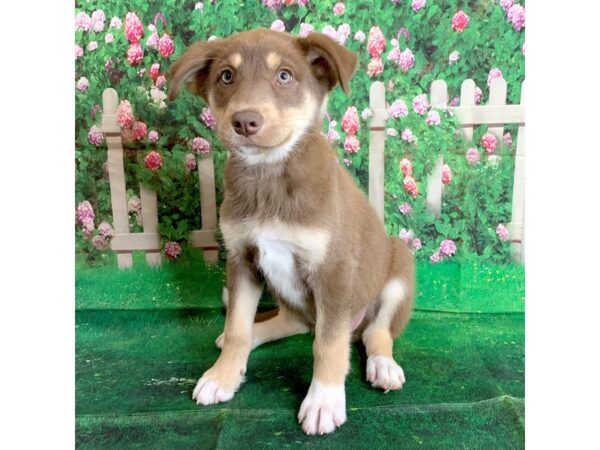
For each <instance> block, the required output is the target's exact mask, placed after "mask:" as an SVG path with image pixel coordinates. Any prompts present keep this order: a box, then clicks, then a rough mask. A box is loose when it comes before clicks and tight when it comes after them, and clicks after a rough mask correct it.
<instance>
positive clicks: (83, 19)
mask: <svg viewBox="0 0 600 450" xmlns="http://www.w3.org/2000/svg"><path fill="white" fill-rule="evenodd" d="M90 28H92V18H91V17H90V16H88V15H87V14H86V13H84V12H83V11H82V12H80V13H78V14H77V15H76V16H75V31H86V32H87V31H90Z"/></svg>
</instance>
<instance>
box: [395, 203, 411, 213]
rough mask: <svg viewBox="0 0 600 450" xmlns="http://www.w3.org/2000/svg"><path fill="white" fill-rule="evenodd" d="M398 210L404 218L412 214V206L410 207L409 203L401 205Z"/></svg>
mask: <svg viewBox="0 0 600 450" xmlns="http://www.w3.org/2000/svg"><path fill="white" fill-rule="evenodd" d="M398 209H399V210H400V212H401V213H402V214H404V215H405V216H407V215H409V214H410V213H411V212H412V206H410V203H402V204H401V205H400V206H399V207H398Z"/></svg>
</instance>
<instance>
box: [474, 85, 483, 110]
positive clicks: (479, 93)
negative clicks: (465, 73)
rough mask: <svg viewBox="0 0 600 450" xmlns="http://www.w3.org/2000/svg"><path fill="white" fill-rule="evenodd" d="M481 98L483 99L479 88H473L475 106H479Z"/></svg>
mask: <svg viewBox="0 0 600 450" xmlns="http://www.w3.org/2000/svg"><path fill="white" fill-rule="evenodd" d="M481 97H483V92H482V91H481V89H480V88H479V86H475V104H477V105H479V103H481Z"/></svg>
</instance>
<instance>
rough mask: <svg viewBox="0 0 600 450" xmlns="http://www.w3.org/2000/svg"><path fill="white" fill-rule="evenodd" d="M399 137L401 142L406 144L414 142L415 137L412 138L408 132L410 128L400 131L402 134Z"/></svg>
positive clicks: (410, 132) (411, 134)
mask: <svg viewBox="0 0 600 450" xmlns="http://www.w3.org/2000/svg"><path fill="white" fill-rule="evenodd" d="M400 137H401V138H402V140H403V141H406V142H414V141H415V137H414V136H413V133H412V131H411V130H410V128H406V129H404V130H403V131H402V134H401V135H400Z"/></svg>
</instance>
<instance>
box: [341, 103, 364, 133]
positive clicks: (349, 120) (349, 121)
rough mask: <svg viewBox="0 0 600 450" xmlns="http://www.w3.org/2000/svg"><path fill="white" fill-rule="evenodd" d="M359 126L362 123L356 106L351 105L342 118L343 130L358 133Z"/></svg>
mask: <svg viewBox="0 0 600 450" xmlns="http://www.w3.org/2000/svg"><path fill="white" fill-rule="evenodd" d="M359 128H360V123H359V120H358V111H357V109H356V106H350V107H349V108H348V109H347V110H346V112H345V113H344V117H343V118H342V130H344V131H345V132H346V133H349V134H356V132H357V131H358V129H359Z"/></svg>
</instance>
